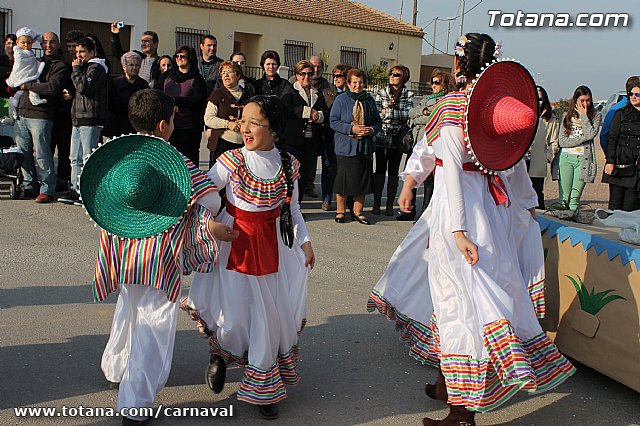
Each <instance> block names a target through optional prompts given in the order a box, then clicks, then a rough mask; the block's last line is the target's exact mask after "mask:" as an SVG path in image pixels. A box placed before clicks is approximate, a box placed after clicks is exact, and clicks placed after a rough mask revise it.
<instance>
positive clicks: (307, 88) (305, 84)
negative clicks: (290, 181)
mask: <svg viewBox="0 0 640 426" xmlns="http://www.w3.org/2000/svg"><path fill="white" fill-rule="evenodd" d="M294 70H295V73H296V74H295V75H296V82H295V83H293V90H292V91H290V92H285V93H284V95H283V96H282V102H283V103H284V105H285V106H286V107H287V110H288V111H289V122H288V123H287V128H286V130H285V132H284V143H285V146H286V148H287V150H288V151H289V152H290V153H291V154H293V155H294V156H295V157H296V158H297V159H298V161H300V185H299V186H298V190H299V191H300V195H299V199H300V200H301V201H302V198H303V194H304V191H305V188H309V187H311V186H313V181H314V180H315V177H316V163H317V161H318V154H317V152H318V148H319V146H320V143H321V142H322V124H323V123H325V121H326V120H325V117H326V118H328V112H329V109H328V108H327V104H326V103H325V101H324V96H322V93H320V92H318V89H316V88H315V87H313V84H312V79H313V75H314V70H313V65H312V64H311V62H308V61H300V62H298V63H297V64H296V66H295V68H294Z"/></svg>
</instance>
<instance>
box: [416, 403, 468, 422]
mask: <svg viewBox="0 0 640 426" xmlns="http://www.w3.org/2000/svg"><path fill="white" fill-rule="evenodd" d="M447 405H449V414H448V415H447V417H445V418H444V419H442V420H433V419H430V418H429V417H425V418H423V419H422V424H423V425H424V426H476V421H475V416H476V413H475V412H473V411H469V410H467V409H466V408H464V406H462V405H451V404H447Z"/></svg>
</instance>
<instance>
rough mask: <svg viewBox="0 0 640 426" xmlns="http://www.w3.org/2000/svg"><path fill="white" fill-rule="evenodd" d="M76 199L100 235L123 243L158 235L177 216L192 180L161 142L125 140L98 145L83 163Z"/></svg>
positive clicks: (184, 205) (182, 163)
mask: <svg viewBox="0 0 640 426" xmlns="http://www.w3.org/2000/svg"><path fill="white" fill-rule="evenodd" d="M80 196H81V197H82V202H83V204H84V208H85V209H86V211H87V213H88V214H89V216H90V217H91V219H93V220H94V221H95V223H96V224H97V225H98V226H100V227H101V228H102V229H104V230H105V231H107V232H109V233H111V234H114V235H117V236H119V237H123V238H146V237H150V236H153V235H157V234H160V233H161V232H164V231H166V230H167V229H169V228H171V227H172V226H173V225H175V224H176V223H177V222H178V221H179V220H180V218H181V217H182V215H183V213H184V212H185V209H186V208H187V205H188V203H189V199H190V198H191V177H190V172H189V169H188V167H187V164H186V163H185V161H184V160H183V158H182V156H181V155H180V154H179V153H178V151H176V150H175V148H173V147H172V146H171V145H169V144H168V143H167V142H165V141H164V140H163V139H160V138H156V137H154V136H148V135H141V134H137V135H125V136H119V137H117V138H114V139H111V140H110V141H109V142H107V143H105V144H103V145H100V146H99V147H98V148H97V149H96V150H95V151H94V152H93V153H92V154H91V156H90V157H89V159H88V160H87V161H86V162H85V165H84V167H83V168H82V174H81V175H80Z"/></svg>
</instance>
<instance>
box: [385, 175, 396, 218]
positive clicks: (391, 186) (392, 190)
mask: <svg viewBox="0 0 640 426" xmlns="http://www.w3.org/2000/svg"><path fill="white" fill-rule="evenodd" d="M397 192H398V176H389V177H388V178H387V208H386V209H385V210H384V214H385V216H393V215H394V212H393V205H394V204H395V203H396V193H397Z"/></svg>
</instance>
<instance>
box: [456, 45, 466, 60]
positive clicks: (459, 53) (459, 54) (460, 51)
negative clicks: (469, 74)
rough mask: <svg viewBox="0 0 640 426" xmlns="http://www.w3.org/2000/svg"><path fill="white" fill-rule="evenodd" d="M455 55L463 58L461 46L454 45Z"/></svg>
mask: <svg viewBox="0 0 640 426" xmlns="http://www.w3.org/2000/svg"><path fill="white" fill-rule="evenodd" d="M454 51H455V54H456V56H458V57H460V58H461V57H463V56H464V48H463V47H462V46H460V45H459V44H456V47H455V48H454Z"/></svg>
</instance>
